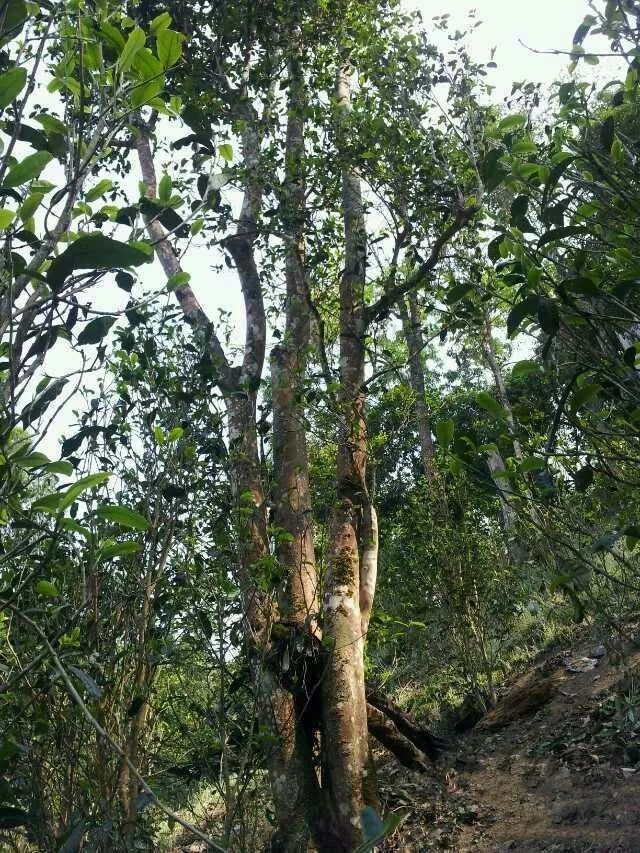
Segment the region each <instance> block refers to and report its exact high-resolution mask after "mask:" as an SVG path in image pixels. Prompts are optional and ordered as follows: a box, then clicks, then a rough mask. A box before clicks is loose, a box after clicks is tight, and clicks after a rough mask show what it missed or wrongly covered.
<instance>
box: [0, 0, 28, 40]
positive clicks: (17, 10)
mask: <svg viewBox="0 0 640 853" xmlns="http://www.w3.org/2000/svg"><path fill="white" fill-rule="evenodd" d="M0 9H2V14H0V47H2V46H3V45H5V44H7V42H9V41H11V39H14V38H16V37H17V36H18V35H20V32H21V31H22V27H23V26H24V23H25V21H26V20H27V18H28V17H29V14H28V11H27V6H26V3H25V2H24V0H3V2H2V3H1V4H0Z"/></svg>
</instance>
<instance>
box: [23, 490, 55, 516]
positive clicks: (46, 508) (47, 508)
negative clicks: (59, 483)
mask: <svg viewBox="0 0 640 853" xmlns="http://www.w3.org/2000/svg"><path fill="white" fill-rule="evenodd" d="M61 500H62V493H61V492H53V493H52V494H49V495H43V496H42V497H41V498H38V499H37V500H35V501H34V502H33V503H32V504H31V508H30V511H31V512H50V513H53V514H54V515H55V514H56V513H57V512H58V509H59V507H60V501H61Z"/></svg>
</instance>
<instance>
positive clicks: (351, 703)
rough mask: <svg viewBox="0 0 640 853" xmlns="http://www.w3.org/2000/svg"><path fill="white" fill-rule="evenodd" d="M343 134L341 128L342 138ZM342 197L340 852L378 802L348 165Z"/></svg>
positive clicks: (359, 325)
mask: <svg viewBox="0 0 640 853" xmlns="http://www.w3.org/2000/svg"><path fill="white" fill-rule="evenodd" d="M350 75H351V69H350V67H349V66H348V65H347V64H346V63H345V64H342V65H341V67H340V69H339V72H338V79H337V93H336V94H337V99H338V103H339V120H340V122H341V124H343V125H344V123H345V121H346V119H347V118H348V116H349V113H350V109H351V93H350ZM344 132H345V128H344V127H342V128H341V129H340V130H339V135H340V136H341V137H342V138H344V136H343V134H344ZM342 198H343V214H344V231H345V268H344V273H343V275H342V279H341V282H340V393H339V403H340V435H339V439H338V456H337V489H336V503H335V506H334V508H333V512H332V517H331V522H330V529H329V559H328V569H327V577H326V582H325V595H324V632H325V643H328V644H330V648H331V652H330V656H329V661H328V664H327V671H326V675H325V678H324V680H323V685H322V689H323V721H324V731H325V733H331V739H329V738H326V742H325V745H324V753H325V755H324V758H325V765H326V767H325V769H324V770H323V772H324V773H325V774H326V777H327V786H326V787H327V789H328V795H329V798H330V803H331V809H332V813H333V818H334V821H335V825H336V827H337V830H338V835H339V838H340V843H341V847H340V848H338V849H340V850H345V851H350V850H353V849H354V848H355V847H357V845H358V843H359V841H360V840H361V832H360V816H361V813H362V811H363V808H364V806H365V805H366V804H367V803H376V804H377V802H376V801H377V796H376V794H377V791H376V783H375V771H374V768H373V764H372V762H371V760H370V752H369V742H368V728H367V702H366V697H365V684H364V655H363V651H364V637H363V631H362V616H361V613H360V580H361V577H360V576H361V533H362V527H363V524H362V521H363V515H364V513H365V511H366V510H367V509H368V508H369V505H370V502H369V496H368V492H367V486H366V453H367V446H366V442H367V433H366V421H365V396H364V367H365V331H366V320H365V306H364V290H365V282H366V257H367V238H366V228H365V219H364V208H363V202H362V190H361V186H360V178H359V177H358V175H357V174H356V173H355V172H354V171H353V169H352V168H351V167H350V166H348V165H345V166H343V170H342ZM368 610H370V602H369V604H368ZM323 781H324V780H323Z"/></svg>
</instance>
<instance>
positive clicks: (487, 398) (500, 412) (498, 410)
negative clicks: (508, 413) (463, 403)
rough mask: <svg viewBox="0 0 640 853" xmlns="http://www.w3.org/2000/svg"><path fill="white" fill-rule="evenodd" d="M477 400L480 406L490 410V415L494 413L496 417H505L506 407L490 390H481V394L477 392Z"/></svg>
mask: <svg viewBox="0 0 640 853" xmlns="http://www.w3.org/2000/svg"><path fill="white" fill-rule="evenodd" d="M476 402H477V403H478V405H479V406H481V407H482V408H483V409H485V410H486V411H487V412H489V414H490V415H494V417H496V418H503V417H504V414H505V411H504V409H503V408H502V406H501V405H500V403H499V402H498V401H497V400H496V399H495V398H494V397H493V396H492V395H491V394H489V392H488V391H480V393H479V394H476Z"/></svg>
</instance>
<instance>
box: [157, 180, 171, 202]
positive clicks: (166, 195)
mask: <svg viewBox="0 0 640 853" xmlns="http://www.w3.org/2000/svg"><path fill="white" fill-rule="evenodd" d="M172 189H173V181H172V180H171V175H163V176H162V178H161V179H160V183H159V184H158V198H159V199H160V201H163V202H165V203H166V202H168V201H169V200H170V199H171V191H172Z"/></svg>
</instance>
